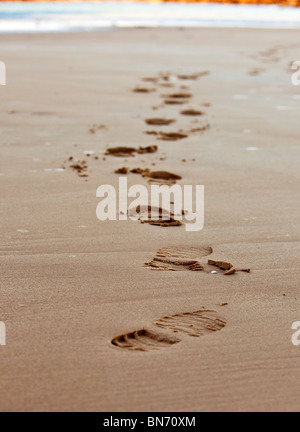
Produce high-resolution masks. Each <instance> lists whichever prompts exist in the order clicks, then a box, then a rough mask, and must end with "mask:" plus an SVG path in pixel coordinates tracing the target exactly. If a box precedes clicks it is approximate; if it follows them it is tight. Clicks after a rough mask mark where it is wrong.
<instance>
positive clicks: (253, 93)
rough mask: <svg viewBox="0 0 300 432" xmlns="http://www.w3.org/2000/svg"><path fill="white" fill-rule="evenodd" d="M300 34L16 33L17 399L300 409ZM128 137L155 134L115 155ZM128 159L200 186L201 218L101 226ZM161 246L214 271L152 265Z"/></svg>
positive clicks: (4, 257) (11, 208) (35, 403)
mask: <svg viewBox="0 0 300 432" xmlns="http://www.w3.org/2000/svg"><path fill="white" fill-rule="evenodd" d="M298 39H299V31H298V30H280V31H278V30H251V29H247V30H243V29H240V30H235V29H227V30H226V29H217V30H215V29H183V28H181V29H153V30H152V29H127V30H126V29H123V30H122V29H118V30H108V31H100V32H98V33H96V32H95V33H93V32H90V33H82V34H52V35H50V34H36V35H1V40H0V52H1V60H2V61H4V62H5V63H6V65H7V85H6V87H4V86H2V87H0V92H1V117H0V155H1V157H0V185H1V187H0V203H1V207H0V209H1V225H0V238H1V246H0V267H1V284H0V298H1V300H0V321H2V322H4V323H5V325H6V332H7V341H6V346H1V347H0V359H1V360H0V362H1V371H2V373H1V404H0V405H1V407H0V409H1V411H102V412H104V411H113V412H116V411H133V412H138V411H146V412H151V411H165V412H166V411H173V412H180V411H182V412H189V411H197V412H198V411H299V408H300V407H299V400H300V390H299V379H300V372H299V347H295V346H294V345H293V344H292V342H291V338H292V334H293V331H292V329H291V328H292V324H293V323H294V322H295V321H299V320H300V310H299V277H300V266H299V261H300V260H299V258H300V230H299V216H300V204H299V180H300V174H299V161H300V144H299V112H300V87H294V86H293V85H292V82H291V75H292V71H291V67H290V65H291V63H292V62H293V61H295V60H298V57H299V50H298V42H297V41H298ZM202 72H207V73H205V74H204V73H203V74H200V73H202ZM198 73H199V76H194V75H195V74H196V75H197V74H198ZM145 78H146V80H145ZM149 78H151V79H150V80H149ZM133 90H135V91H133ZM146 90H147V92H146ZM148 90H149V91H148ZM178 93H179V94H180V93H181V94H182V93H186V94H189V95H190V97H186V98H184V97H179V98H176V97H175V98H174V95H175V94H178ZM170 100H171V101H173V102H174V100H177V102H178V101H182V102H183V103H182V104H181V105H180V104H178V103H176V104H175V103H171V102H170ZM165 101H169V103H165ZM184 110H195V111H201V113H202V115H201V116H197V115H183V114H181V112H182V111H184ZM190 114H191V113H190ZM194 114H195V113H194ZM147 119H148V120H149V119H171V120H174V122H173V123H171V124H169V125H162V126H158V125H151V122H150V125H149V124H146V122H145V120H147ZM161 131H163V132H164V133H165V134H174V133H177V134H178V133H181V134H183V135H186V137H185V138H183V139H178V140H176V141H174V140H165V139H162V138H165V137H166V136H167V135H165V136H163V135H159V133H160V132H161ZM145 132H148V134H147V133H145ZM149 132H152V133H153V132H155V133H156V135H155V134H149ZM168 137H169V135H168V136H167V138H168ZM118 146H121V147H124V146H125V147H133V148H137V149H138V148H140V147H148V146H157V147H158V149H157V151H156V152H153V153H145V154H139V153H136V154H135V155H134V156H133V157H126V156H125V157H114V156H111V155H106V156H105V153H107V149H108V148H114V147H118ZM83 161H85V162H84V163H83ZM78 162H79V163H80V164H81V168H79V169H76V167H74V166H75V165H76V164H78ZM82 163H83V165H82ZM72 166H73V168H72ZM123 167H126V168H128V169H129V170H131V169H135V168H140V169H141V170H146V169H148V170H152V171H167V172H171V173H174V174H176V175H178V177H181V180H178V181H177V184H180V185H185V184H187V185H204V186H205V227H204V229H203V230H202V231H201V232H196V233H192V232H191V233H189V232H186V230H185V229H184V227H183V226H181V227H175V226H174V227H160V226H152V225H150V224H141V223H139V222H132V221H127V222H125V221H107V222H100V221H99V220H98V219H97V217H96V207H97V204H98V203H99V199H98V198H97V197H96V191H97V188H98V187H99V186H101V185H103V184H109V185H114V186H115V187H117V185H118V180H119V175H118V174H116V173H115V171H116V170H118V169H120V168H123ZM128 181H129V184H130V185H134V184H137V183H138V184H142V185H147V187H149V184H148V182H147V178H144V177H142V176H139V175H136V174H132V173H128ZM162 248H171V249H167V251H168V253H167V254H166V255H168V254H169V256H171V258H172V257H174V254H176V253H178V254H179V255H180V257H181V258H184V259H192V260H194V258H195V256H196V255H197V254H198V255H197V256H198V258H197V262H199V265H201V266H203V267H204V269H205V271H196V272H194V271H189V269H186V268H185V269H184V270H187V271H155V270H153V269H151V267H145V263H149V262H151V260H153V258H154V257H155V256H156V255H157V253H158V251H159V250H161V249H162ZM172 248H173V249H172ZM158 255H159V253H158ZM160 255H161V253H160ZM208 260H215V261H222V262H227V263H232V265H233V266H234V268H235V269H251V273H247V272H237V273H236V274H233V275H228V276H225V275H224V271H223V270H222V269H220V268H219V267H211V268H210V267H209V266H208ZM164 263H165V264H166V266H167V267H168V265H169V263H168V262H167V263H166V262H164ZM165 270H166V269H165ZM213 270H215V271H216V273H211V271H213ZM207 311H209V312H207ZM211 311H213V312H211ZM199 322H200V324H199ZM212 325H213V326H217V327H218V328H213V329H212V328H211V326H212ZM192 326H193V327H192ZM202 332H204V333H205V334H204V335H203V337H195V336H199V335H201V333H202ZM193 336H194V337H193ZM112 341H113V342H114V343H112ZM135 348H136V349H135ZM139 348H142V350H140V349H139Z"/></svg>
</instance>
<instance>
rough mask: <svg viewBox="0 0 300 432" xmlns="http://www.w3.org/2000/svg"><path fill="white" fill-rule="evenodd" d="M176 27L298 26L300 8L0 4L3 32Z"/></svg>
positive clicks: (137, 4)
mask: <svg viewBox="0 0 300 432" xmlns="http://www.w3.org/2000/svg"><path fill="white" fill-rule="evenodd" d="M178 26H182V27H183V26H187V27H249V28H278V29H280V28H300V8H299V9H298V8H284V7H280V6H263V5H228V4H217V3H216V4H214V3H200V4H197V3H194V4H193V3H192V4H191V3H190V4H182V3H145V2H143V3H142V2H140V3H139V2H107V3H106V2H103V3H89V2H84V3H72V2H68V3H51V2H45V3H44V2H43V3H31V2H25V3H23V2H11V3H10V2H9V3H6V2H5V3H0V33H15V32H26V33H28V32H67V31H91V30H97V29H99V30H100V29H105V28H118V27H178Z"/></svg>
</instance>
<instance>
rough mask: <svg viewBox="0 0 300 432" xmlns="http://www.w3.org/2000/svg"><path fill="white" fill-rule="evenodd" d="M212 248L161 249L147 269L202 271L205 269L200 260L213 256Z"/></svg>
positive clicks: (147, 264)
mask: <svg viewBox="0 0 300 432" xmlns="http://www.w3.org/2000/svg"><path fill="white" fill-rule="evenodd" d="M212 253H213V250H212V248H211V247H202V248H180V247H167V248H162V249H159V250H158V251H157V252H156V255H155V257H154V258H153V260H152V261H150V262H149V263H145V267H149V268H150V269H151V270H161V271H202V270H204V267H203V266H202V265H201V264H200V262H199V259H201V258H203V257H205V256H208V255H211V254H212Z"/></svg>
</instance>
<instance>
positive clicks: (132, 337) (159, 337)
mask: <svg viewBox="0 0 300 432" xmlns="http://www.w3.org/2000/svg"><path fill="white" fill-rule="evenodd" d="M179 342H180V339H177V338H175V337H172V336H168V335H164V334H159V333H156V332H153V331H150V330H146V329H143V330H137V331H134V332H131V333H127V334H124V335H121V336H118V337H116V338H114V339H112V340H111V344H112V345H113V346H115V347H117V348H123V349H126V350H129V351H142V352H145V351H150V350H158V349H160V348H168V347H170V346H172V345H175V344H177V343H179Z"/></svg>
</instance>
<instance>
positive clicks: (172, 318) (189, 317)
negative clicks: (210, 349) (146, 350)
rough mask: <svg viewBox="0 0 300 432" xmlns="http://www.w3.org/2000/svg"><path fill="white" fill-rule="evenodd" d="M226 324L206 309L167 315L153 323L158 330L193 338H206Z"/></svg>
mask: <svg viewBox="0 0 300 432" xmlns="http://www.w3.org/2000/svg"><path fill="white" fill-rule="evenodd" d="M226 324H227V323H226V321H224V319H222V318H221V317H220V316H219V315H218V313H217V312H216V311H214V310H208V309H207V310H206V309H203V310H199V311H196V312H186V313H181V314H175V315H167V316H165V317H163V318H161V319H159V320H157V321H155V323H154V325H156V326H157V327H159V328H162V329H167V330H172V331H173V332H174V333H184V334H187V335H188V336H193V337H201V336H206V335H209V334H211V333H215V332H218V331H221V330H223V329H224V328H225V327H226Z"/></svg>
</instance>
